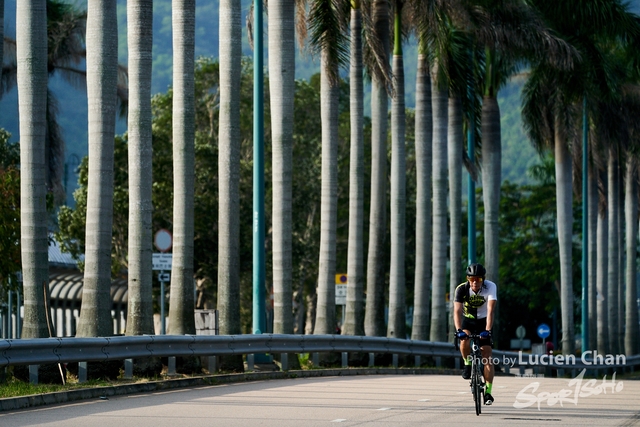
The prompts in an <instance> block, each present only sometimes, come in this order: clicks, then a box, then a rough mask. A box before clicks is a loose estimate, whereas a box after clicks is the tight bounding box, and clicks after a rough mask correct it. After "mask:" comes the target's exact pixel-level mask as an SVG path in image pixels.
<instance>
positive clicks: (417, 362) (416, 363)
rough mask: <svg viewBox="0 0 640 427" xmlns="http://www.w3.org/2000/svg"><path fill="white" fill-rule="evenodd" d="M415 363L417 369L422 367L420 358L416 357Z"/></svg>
mask: <svg viewBox="0 0 640 427" xmlns="http://www.w3.org/2000/svg"><path fill="white" fill-rule="evenodd" d="M413 363H414V365H415V366H416V368H419V367H420V356H414V358H413Z"/></svg>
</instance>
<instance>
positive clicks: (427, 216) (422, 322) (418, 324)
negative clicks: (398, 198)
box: [411, 53, 433, 341]
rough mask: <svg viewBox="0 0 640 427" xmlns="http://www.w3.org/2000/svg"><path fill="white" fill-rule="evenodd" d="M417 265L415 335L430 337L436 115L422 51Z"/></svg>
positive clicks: (417, 134)
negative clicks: (432, 190)
mask: <svg viewBox="0 0 640 427" xmlns="http://www.w3.org/2000/svg"><path fill="white" fill-rule="evenodd" d="M415 114H416V125H415V126H416V129H415V139H416V141H415V144H416V181H417V182H416V269H415V290H414V299H413V328H412V329H411V339H414V340H423V341H426V340H428V339H429V317H430V311H431V310H430V309H431V306H430V303H429V298H430V296H431V295H430V294H431V286H430V284H431V276H430V274H431V255H432V254H431V238H432V236H431V169H432V164H431V162H432V154H431V148H432V139H433V119H432V106H431V76H430V74H429V59H428V56H427V55H426V54H425V53H420V54H419V55H418V71H417V74H416V112H415Z"/></svg>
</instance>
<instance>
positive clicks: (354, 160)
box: [342, 0, 364, 335]
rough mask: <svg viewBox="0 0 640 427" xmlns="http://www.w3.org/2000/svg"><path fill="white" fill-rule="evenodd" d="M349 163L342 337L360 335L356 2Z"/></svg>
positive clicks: (360, 123)
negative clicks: (345, 286) (346, 280)
mask: <svg viewBox="0 0 640 427" xmlns="http://www.w3.org/2000/svg"><path fill="white" fill-rule="evenodd" d="M350 29H351V50H350V53H351V58H350V74H349V88H350V97H349V103H350V104H349V105H350V120H351V122H350V123H351V146H350V160H349V244H348V248H347V277H348V285H347V306H346V313H345V320H344V325H343V326H342V333H343V334H345V335H364V253H363V252H364V238H363V235H364V136H363V127H364V99H363V93H364V89H363V76H362V73H363V59H362V11H361V2H360V0H355V1H353V2H352V3H351V27H350Z"/></svg>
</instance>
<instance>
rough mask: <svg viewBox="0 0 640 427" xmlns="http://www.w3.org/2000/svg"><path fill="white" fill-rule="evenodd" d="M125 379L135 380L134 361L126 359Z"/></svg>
mask: <svg viewBox="0 0 640 427" xmlns="http://www.w3.org/2000/svg"><path fill="white" fill-rule="evenodd" d="M124 377H125V378H126V379H131V378H133V359H124Z"/></svg>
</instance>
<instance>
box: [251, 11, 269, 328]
mask: <svg viewBox="0 0 640 427" xmlns="http://www.w3.org/2000/svg"><path fill="white" fill-rule="evenodd" d="M253 19H254V29H255V32H254V36H255V40H254V49H253V333H254V334H261V333H263V332H264V331H265V323H266V319H265V291H264V286H265V259H264V258H265V255H264V87H263V86H264V80H263V73H264V71H263V58H262V56H263V41H262V0H254V6H253Z"/></svg>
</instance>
